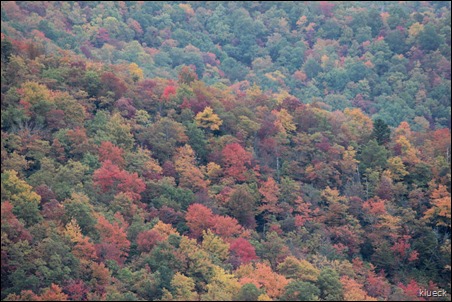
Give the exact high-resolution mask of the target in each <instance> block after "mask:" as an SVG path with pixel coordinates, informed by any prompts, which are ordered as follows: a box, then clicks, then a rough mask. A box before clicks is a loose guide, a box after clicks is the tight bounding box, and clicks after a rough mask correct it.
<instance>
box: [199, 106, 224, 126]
mask: <svg viewBox="0 0 452 302" xmlns="http://www.w3.org/2000/svg"><path fill="white" fill-rule="evenodd" d="M195 120H196V125H198V127H201V128H209V129H210V130H212V131H213V130H220V126H221V125H222V124H223V121H222V120H221V119H220V117H219V116H218V115H217V114H215V113H213V109H212V108H210V107H209V106H207V107H206V108H205V109H204V111H202V112H199V113H198V114H197V115H196V117H195Z"/></svg>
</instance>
